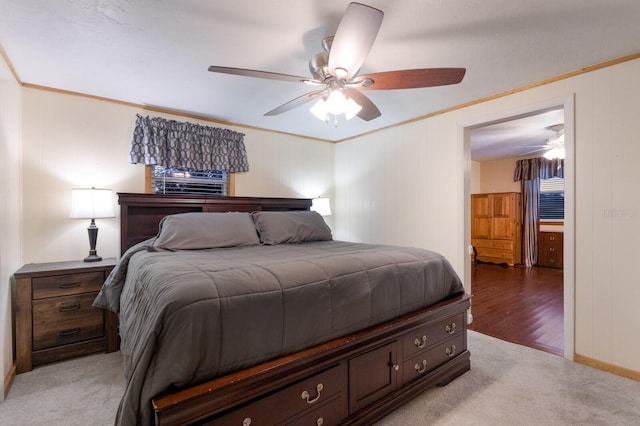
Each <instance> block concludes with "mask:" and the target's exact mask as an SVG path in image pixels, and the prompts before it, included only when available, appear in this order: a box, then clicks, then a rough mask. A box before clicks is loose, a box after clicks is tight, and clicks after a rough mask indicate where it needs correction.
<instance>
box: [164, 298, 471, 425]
mask: <svg viewBox="0 0 640 426" xmlns="http://www.w3.org/2000/svg"><path fill="white" fill-rule="evenodd" d="M469 299H470V296H469V295H467V294H465V295H461V296H457V297H455V298H452V299H449V300H447V301H443V302H440V303H438V304H436V305H433V306H430V307H428V308H426V309H423V310H421V311H418V312H415V313H412V314H409V315H406V316H404V317H401V318H397V319H394V320H391V321H388V322H386V323H383V324H380V325H378V326H374V327H371V328H369V329H367V330H364V331H361V332H358V333H355V334H352V335H349V336H346V337H343V338H339V339H335V340H332V341H330V342H327V343H325V344H321V345H318V346H315V347H313V348H310V349H307V350H304V351H301V352H298V353H295V354H292V355H289V356H284V357H281V358H278V359H275V360H272V361H269V362H266V363H263V364H260V365H258V366H255V367H253V368H249V369H246V370H243V371H239V372H236V373H233V374H229V375H227V376H224V377H220V378H217V379H214V380H211V381H209V382H206V383H202V384H200V385H197V386H194V387H191V388H188V389H183V390H178V391H172V392H167V393H165V394H162V395H159V396H158V397H156V398H155V399H154V400H153V407H154V410H155V415H156V423H157V424H158V425H178V424H179V425H185V424H209V425H225V426H226V425H243V426H249V425H258V424H259V425H263V424H268V425H272V424H318V425H320V424H322V425H331V424H348V425H356V424H362V425H364V424H371V423H372V422H373V421H375V420H378V419H380V418H382V417H384V416H385V415H387V414H388V413H390V412H391V411H393V410H395V409H396V408H397V407H399V406H400V405H402V404H404V403H405V402H407V401H409V400H410V399H412V398H413V397H415V396H416V395H418V394H419V393H421V392H423V391H424V390H425V389H427V388H429V387H432V386H436V385H446V384H447V383H449V382H450V381H451V380H453V379H455V378H456V377H458V376H460V375H461V374H463V373H464V372H466V371H468V370H469V369H470V365H471V364H470V355H469V351H468V350H467V321H466V318H467V317H466V315H467V313H466V312H467V309H468V308H469V304H470V302H469Z"/></svg>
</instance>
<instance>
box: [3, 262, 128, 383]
mask: <svg viewBox="0 0 640 426" xmlns="http://www.w3.org/2000/svg"><path fill="white" fill-rule="evenodd" d="M115 265H116V260H115V259H104V260H102V261H99V262H83V261H81V260H79V261H71V262H53V263H30V264H27V265H24V266H23V267H22V268H20V269H19V270H18V271H16V273H15V274H14V275H13V276H14V278H15V282H14V286H15V287H14V289H13V291H14V302H13V304H14V312H15V327H16V328H15V348H16V371H17V372H18V373H23V372H25V371H31V369H32V368H33V367H34V366H36V365H40V364H45V363H48V362H53V361H58V360H61V359H66V358H72V357H76V356H80V355H85V354H89V353H94V352H103V351H104V352H113V351H116V350H117V349H118V341H117V322H118V318H117V315H116V314H114V313H113V312H109V311H105V310H103V309H99V308H95V307H93V306H92V303H93V301H94V299H95V298H96V295H97V294H98V291H100V288H101V287H102V283H104V281H105V279H106V278H107V276H108V275H109V273H110V272H111V270H112V269H113V267H114V266H115Z"/></svg>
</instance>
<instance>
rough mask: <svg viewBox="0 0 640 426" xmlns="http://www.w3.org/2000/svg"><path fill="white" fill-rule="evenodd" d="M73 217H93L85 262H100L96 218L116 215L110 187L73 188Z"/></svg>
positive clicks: (71, 215) (89, 228) (70, 215)
mask: <svg viewBox="0 0 640 426" xmlns="http://www.w3.org/2000/svg"><path fill="white" fill-rule="evenodd" d="M71 194H72V201H71V213H70V214H69V217H70V218H71V219H91V223H90V224H89V227H88V228H87V231H88V232H89V256H87V257H85V258H84V261H85V262H98V261H100V260H102V257H100V256H98V254H97V252H96V243H97V242H98V227H97V226H96V219H100V218H106V217H114V216H115V214H114V211H113V194H112V191H111V190H110V189H98V188H76V189H72V190H71Z"/></svg>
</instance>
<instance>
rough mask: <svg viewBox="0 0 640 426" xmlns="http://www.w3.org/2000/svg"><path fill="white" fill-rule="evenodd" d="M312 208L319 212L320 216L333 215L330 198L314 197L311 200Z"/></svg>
mask: <svg viewBox="0 0 640 426" xmlns="http://www.w3.org/2000/svg"><path fill="white" fill-rule="evenodd" d="M311 210H313V211H314V212H318V213H319V214H320V216H331V203H330V202H329V199H328V198H314V199H313V200H312V201H311Z"/></svg>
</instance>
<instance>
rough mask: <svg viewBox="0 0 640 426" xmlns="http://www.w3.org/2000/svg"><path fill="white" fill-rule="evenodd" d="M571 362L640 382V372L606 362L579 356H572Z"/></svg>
mask: <svg viewBox="0 0 640 426" xmlns="http://www.w3.org/2000/svg"><path fill="white" fill-rule="evenodd" d="M573 360H574V361H575V362H577V363H579V364H584V365H588V366H589V367H593V368H597V369H598V370H603V371H607V372H609V373H613V374H615V375H617V376H622V377H626V378H628V379H633V380H636V381H638V382H640V371H635V370H630V369H628V368H624V367H620V366H618V365H614V364H609V363H608V362H604V361H599V360H597V359H593V358H589V357H587V356H584V355H580V354H573Z"/></svg>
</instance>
